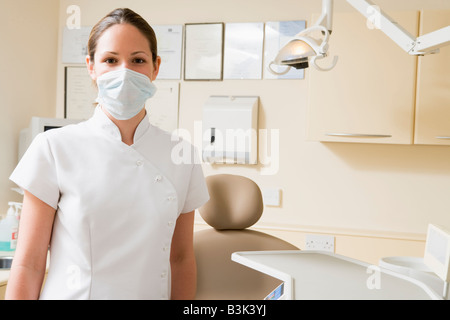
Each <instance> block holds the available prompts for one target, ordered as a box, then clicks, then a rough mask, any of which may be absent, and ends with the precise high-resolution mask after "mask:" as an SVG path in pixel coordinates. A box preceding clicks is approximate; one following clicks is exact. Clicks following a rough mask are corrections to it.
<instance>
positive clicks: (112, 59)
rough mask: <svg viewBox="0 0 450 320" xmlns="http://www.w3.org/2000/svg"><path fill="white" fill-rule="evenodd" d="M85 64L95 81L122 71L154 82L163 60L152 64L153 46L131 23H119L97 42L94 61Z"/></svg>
mask: <svg viewBox="0 0 450 320" xmlns="http://www.w3.org/2000/svg"><path fill="white" fill-rule="evenodd" d="M86 62H87V65H88V69H89V74H90V75H91V78H92V79H93V80H94V81H96V80H97V77H99V76H100V75H102V74H104V73H106V72H109V71H113V70H117V69H122V68H127V69H131V70H133V71H136V72H140V73H142V74H145V75H146V76H148V77H149V78H150V80H152V81H154V80H155V79H156V76H157V75H158V71H159V65H160V64H161V58H160V57H157V60H156V62H155V63H153V61H152V53H151V51H150V44H149V42H148V40H147V38H146V37H145V36H144V35H143V34H142V33H141V32H140V31H139V29H137V28H136V27H135V26H133V25H131V24H116V25H114V26H112V27H110V28H108V29H106V31H105V32H103V34H102V35H101V36H100V38H99V39H98V41H97V48H96V51H95V55H94V61H90V58H89V56H88V57H87V58H86Z"/></svg>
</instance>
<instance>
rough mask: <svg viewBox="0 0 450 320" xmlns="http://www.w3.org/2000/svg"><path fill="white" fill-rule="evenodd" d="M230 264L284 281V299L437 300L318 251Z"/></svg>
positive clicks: (394, 277)
mask: <svg viewBox="0 0 450 320" xmlns="http://www.w3.org/2000/svg"><path fill="white" fill-rule="evenodd" d="M232 260H233V261H235V262H238V263H241V264H243V265H246V266H247V267H249V268H253V269H255V270H257V271H260V272H263V273H266V274H268V275H270V276H273V277H275V278H278V279H280V280H282V281H284V284H285V293H286V298H287V299H297V300H308V299H350V300H352V299H356V300H360V299H370V300H372V299H383V300H385V299H395V300H396V299H408V300H409V299H420V300H422V299H440V298H441V297H440V296H439V295H437V294H436V293H435V292H434V291H433V290H431V289H430V288H429V287H428V286H426V285H425V284H423V283H422V282H419V281H417V280H415V279H412V278H409V277H406V276H404V275H401V274H397V273H394V272H391V271H389V270H385V269H383V268H379V267H377V266H371V265H369V264H367V263H364V262H361V261H358V260H354V259H350V258H348V257H344V256H340V255H337V254H331V253H326V252H321V251H306V250H304V251H290V250H286V251H253V252H251V251H249V252H235V253H233V254H232ZM371 268H374V269H373V270H372V269H371ZM373 271H377V272H379V277H380V278H379V280H380V282H379V287H376V288H372V287H371V283H370V282H371V278H372V277H373V276H377V275H376V274H374V273H373ZM368 283H369V284H368ZM268 293H269V292H268Z"/></svg>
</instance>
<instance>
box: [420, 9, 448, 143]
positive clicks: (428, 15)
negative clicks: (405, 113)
mask: <svg viewBox="0 0 450 320" xmlns="http://www.w3.org/2000/svg"><path fill="white" fill-rule="evenodd" d="M448 25H450V10H439V11H423V12H421V15H420V34H421V35H422V34H426V33H428V32H432V31H435V30H438V29H440V28H443V27H445V26H448ZM416 101H417V102H416V123H415V127H416V128H415V135H414V143H416V144H445V145H450V46H446V47H443V48H441V49H440V52H439V53H438V54H433V55H426V56H423V57H419V63H418V73H417V99H416Z"/></svg>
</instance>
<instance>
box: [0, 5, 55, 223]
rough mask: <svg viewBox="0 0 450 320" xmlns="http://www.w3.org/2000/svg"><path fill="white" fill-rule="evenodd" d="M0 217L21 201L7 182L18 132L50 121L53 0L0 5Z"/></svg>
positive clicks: (53, 101) (52, 106) (53, 82)
mask: <svg viewBox="0 0 450 320" xmlns="http://www.w3.org/2000/svg"><path fill="white" fill-rule="evenodd" d="M0 12H1V13H2V17H1V19H0V30H1V35H0V111H1V114H0V155H1V156H0V214H5V213H6V209H7V204H8V201H11V200H15V201H19V200H20V201H21V197H20V196H19V195H18V194H16V193H15V192H13V191H11V190H10V188H11V187H13V186H14V185H13V184H12V183H11V182H9V180H8V177H9V175H10V174H11V172H12V170H13V169H14V167H15V166H16V164H17V152H18V139H19V131H20V130H21V129H22V128H25V127H27V126H28V123H29V121H30V118H31V117H32V116H41V117H54V116H55V100H56V96H55V89H56V68H57V52H56V48H57V46H58V42H57V41H58V18H57V17H58V12H59V1H58V0H39V1H34V0H2V1H1V2H0Z"/></svg>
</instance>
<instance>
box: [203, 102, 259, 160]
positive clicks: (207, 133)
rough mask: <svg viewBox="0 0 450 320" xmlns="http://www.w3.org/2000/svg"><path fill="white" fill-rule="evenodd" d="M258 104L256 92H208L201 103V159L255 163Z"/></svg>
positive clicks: (256, 158)
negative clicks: (236, 93) (205, 98)
mask: <svg viewBox="0 0 450 320" xmlns="http://www.w3.org/2000/svg"><path fill="white" fill-rule="evenodd" d="M258 107H259V97H255V96H251V97H248V96H210V97H209V98H208V100H207V101H206V103H205V104H204V107H203V123H202V128H203V148H202V149H203V150H202V156H203V161H204V162H208V163H226V164H257V162H258V157H257V155H258V151H257V148H258V131H257V130H258Z"/></svg>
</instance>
